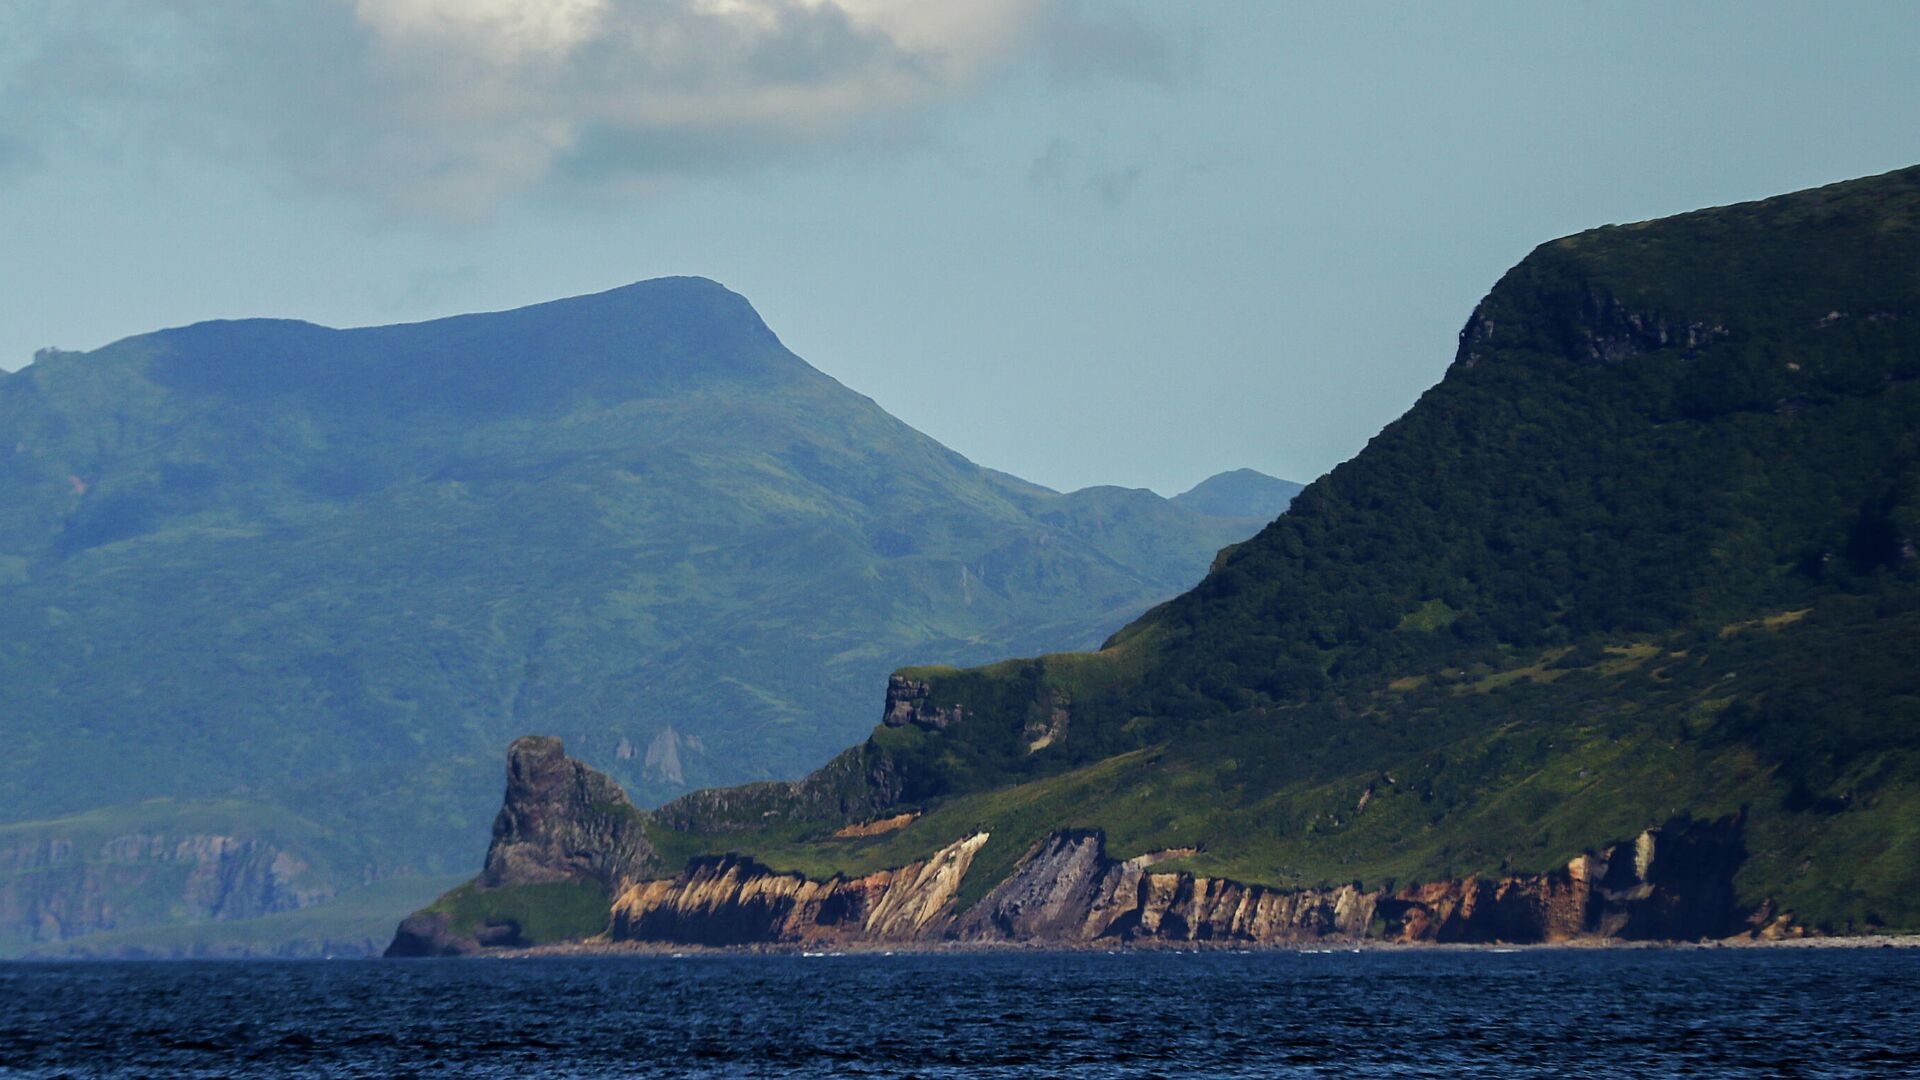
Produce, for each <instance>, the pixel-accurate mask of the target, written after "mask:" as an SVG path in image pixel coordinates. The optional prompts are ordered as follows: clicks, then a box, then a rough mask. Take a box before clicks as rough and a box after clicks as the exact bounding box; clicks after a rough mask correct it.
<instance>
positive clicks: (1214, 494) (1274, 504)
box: [1173, 469, 1305, 521]
mask: <svg viewBox="0 0 1920 1080" xmlns="http://www.w3.org/2000/svg"><path fill="white" fill-rule="evenodd" d="M1304 486H1305V485H1302V484H1296V483H1294V482H1293V481H1291V480H1281V479H1279V478H1278V477H1273V476H1268V475H1267V474H1266V473H1263V472H1256V471H1254V470H1252V469H1234V470H1232V471H1231V472H1223V473H1215V474H1214V475H1212V476H1209V477H1207V478H1206V479H1205V480H1202V481H1200V482H1199V483H1198V484H1195V485H1194V486H1193V487H1191V488H1189V489H1188V490H1186V491H1183V492H1181V493H1180V494H1178V495H1175V496H1174V497H1173V504H1174V505H1175V506H1182V507H1185V508H1187V509H1188V510H1191V511H1193V512H1194V513H1196V514H1208V515H1211V516H1213V517H1237V518H1260V519H1262V520H1266V521H1271V520H1273V519H1274V518H1277V517H1279V516H1280V515H1281V514H1282V513H1283V512H1285V511H1286V509H1287V506H1288V504H1290V503H1292V502H1293V497H1294V496H1295V495H1298V494H1300V492H1301V490H1302V488H1303V487H1304Z"/></svg>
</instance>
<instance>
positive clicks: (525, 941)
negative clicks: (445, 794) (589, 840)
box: [388, 881, 612, 946]
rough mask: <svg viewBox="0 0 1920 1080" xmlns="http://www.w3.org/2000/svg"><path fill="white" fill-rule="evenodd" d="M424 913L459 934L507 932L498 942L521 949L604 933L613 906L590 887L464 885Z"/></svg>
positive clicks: (578, 883)
mask: <svg viewBox="0 0 1920 1080" xmlns="http://www.w3.org/2000/svg"><path fill="white" fill-rule="evenodd" d="M426 910H427V911H432V912H439V913H441V914H444V915H447V916H449V922H450V925H451V927H452V929H453V930H454V931H455V932H456V933H460V934H474V933H476V932H478V931H480V930H482V929H484V928H486V927H489V926H494V927H507V928H510V932H509V934H508V935H507V936H506V938H505V939H504V940H502V941H499V942H496V943H497V944H510V945H521V946H524V945H544V944H548V943H550V942H555V941H572V940H577V939H579V938H586V937H592V936H594V935H595V934H598V933H599V932H600V931H602V930H605V929H606V928H607V917H608V915H609V913H610V912H611V910H612V904H611V903H610V902H609V901H608V899H607V894H606V892H605V891H604V890H602V889H601V888H600V887H599V886H597V885H594V884H592V883H590V882H582V881H552V882H546V883H544V884H540V885H504V886H501V887H499V888H494V889H479V888H475V887H473V886H472V885H463V886H461V887H459V888H457V889H454V890H453V891H452V892H449V893H447V894H446V895H445V896H442V897H440V898H439V899H438V900H435V901H434V902H433V903H432V904H430V905H428V906H427V908H426ZM391 930H392V927H388V931H389V933H390V932H391Z"/></svg>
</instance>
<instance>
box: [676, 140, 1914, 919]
mask: <svg viewBox="0 0 1920 1080" xmlns="http://www.w3.org/2000/svg"><path fill="white" fill-rule="evenodd" d="M1916 376H1920V168H1910V169H1905V170H1901V171H1898V172H1894V173H1889V174H1886V175H1883V176H1877V177H1872V178H1867V179H1863V180H1858V181H1852V182H1848V183H1842V184H1836V185H1833V186H1830V187H1825V188H1820V189H1816V190H1811V191H1806V192H1800V193H1796V194H1792V195H1786V196H1781V197H1778V198H1774V199H1768V200H1765V201H1762V202H1757V203H1750V204H1744V205H1739V206H1732V207H1724V208H1717V209H1711V210H1704V211H1700V212H1697V213H1692V214H1686V215H1682V216H1679V217H1675V218H1669V219H1665V220H1660V221H1654V222H1647V223H1642V224H1637V225H1627V226H1613V227H1607V228H1602V229H1596V230H1593V231H1591V232H1586V233H1582V234H1579V235H1576V236H1572V237H1568V238H1565V239H1562V240H1557V241H1554V242H1551V243H1548V244H1545V245H1542V246H1541V247H1540V248H1538V249H1537V250H1535V251H1534V252H1533V253H1532V254H1531V255H1529V256H1528V257H1527V258H1526V259H1525V260H1524V261H1523V262H1521V263H1520V264H1519V265H1518V266H1516V267H1514V269H1512V270H1511V271H1509V272H1508V273H1507V274H1506V275H1505V276H1504V277H1503V278H1502V279H1501V280H1500V281H1499V283H1498V284H1497V285H1495V287H1494V289H1493V291H1492V292H1491V293H1490V294H1489V295H1488V296H1487V298H1486V299H1485V300H1484V301H1483V302H1482V303H1481V305H1480V306H1479V308H1478V309H1477V310H1476V311H1475V312H1474V313H1473V315H1472V318H1471V319H1470V320H1469V321H1468V323H1467V325H1466V327H1465V329H1464V330H1463V331H1462V333H1461V339H1460V344H1459V349H1458V352H1457V354H1456V356H1455V359H1454V361H1453V363H1452V365H1451V366H1450V367H1449V368H1448V369H1447V371H1446V374H1445V377H1444V378H1443V379H1441V381H1440V382H1439V383H1438V384H1437V385H1436V386H1434V387H1433V388H1432V389H1431V390H1429V391H1428V392H1427V393H1426V394H1425V395H1424V396H1423V397H1422V398H1421V399H1420V401H1419V402H1418V403H1417V404H1416V405H1415V406H1414V407H1413V409H1411V410H1410V411H1409V412H1408V413H1407V414H1406V415H1405V416H1403V417H1402V418H1400V419H1399V420H1397V421H1395V422H1394V423H1393V424H1391V425H1389V426H1388V427H1387V428H1386V429H1385V430H1384V431H1382V432H1381V433H1380V434H1379V435H1378V436H1377V437H1375V438H1374V439H1373V440H1372V442H1370V443H1369V444H1368V446H1367V448H1366V449H1365V451H1364V452H1362V453H1361V454H1360V455H1358V456H1357V457H1356V458H1354V459H1353V460H1352V461H1350V462H1348V463H1346V464H1344V465H1342V466H1341V467H1339V468H1338V469H1336V470H1334V471H1333V472H1332V473H1331V474H1329V475H1328V476H1327V477H1325V478H1323V479H1322V480H1320V481H1319V482H1317V483H1315V484H1313V485H1311V486H1309V487H1308V488H1307V489H1306V490H1305V491H1304V492H1303V493H1302V494H1301V495H1300V496H1299V497H1298V498H1297V499H1295V500H1294V502H1293V504H1292V507H1291V509H1289V510H1288V512H1287V513H1286V514H1284V515H1283V516H1281V517H1280V518H1279V519H1278V520H1276V521H1274V522H1273V523H1272V524H1271V525H1270V526H1268V527H1267V528H1266V529H1265V530H1264V531H1262V532H1261V533H1260V534H1259V535H1258V536H1256V537H1254V538H1253V539H1251V540H1249V541H1247V542H1245V543H1242V544H1239V545H1237V546H1234V547H1231V548H1229V549H1227V550H1226V551H1224V552H1223V553H1222V554H1221V555H1220V557H1219V558H1218V559H1217V560H1216V562H1215V565H1214V568H1213V570H1212V572H1211V573H1210V574H1209V575H1208V576H1207V578H1206V579H1205V580H1204V581H1203V582H1202V583H1201V584H1200V585H1199V586H1198V587H1197V588H1195V589H1193V590H1192V591H1190V592H1188V593H1187V594H1185V595H1183V596H1181V597H1179V598H1177V599H1175V600H1173V601H1170V602H1168V603H1166V604H1163V605H1161V606H1160V607H1157V608H1155V609H1153V610H1152V611H1150V612H1148V613H1147V614H1146V615H1145V616H1143V617H1142V618H1140V619H1139V620H1138V621H1136V622H1134V623H1133V624H1132V625H1130V626H1128V627H1127V628H1126V629H1124V630H1123V631H1121V632H1120V633H1119V634H1117V635H1116V636H1115V637H1114V638H1113V639H1112V640H1111V641H1109V642H1108V643H1107V644H1106V646H1105V647H1104V648H1103V649H1102V650H1100V651H1099V652H1097V653H1089V654H1062V655H1052V656H1043V657H1040V658H1038V659H1033V660H1019V661H1008V662H1004V663H1001V664H996V665H993V666H990V667H984V668H975V669H965V670H962V669H954V668H917V669H906V670H904V671H902V672H901V673H900V674H901V678H900V679H897V680H896V685H897V686H905V687H907V689H906V690H903V691H901V693H900V694H899V695H896V696H910V697H912V698H913V702H914V703H913V704H912V706H911V708H907V709H902V710H899V715H898V716H896V719H904V720H905V722H904V723H896V724H893V725H889V726H883V727H881V728H880V729H878V730H876V732H875V733H874V735H873V736H872V737H871V738H870V739H869V740H868V742H867V743H866V744H864V745H863V746H862V747H860V748H858V749H857V750H855V751H852V752H850V757H849V759H848V760H849V761H854V762H857V763H858V764H859V765H860V766H861V769H860V770H859V771H861V772H863V774H864V776H865V777H866V778H867V779H866V781H865V783H866V788H865V790H864V795H856V796H854V797H842V798H841V799H840V800H839V805H841V806H843V807H846V808H847V809H846V810H845V811H844V813H843V814H841V815H840V816H842V817H844V816H853V815H858V814H860V813H872V812H875V811H877V810H878V809H886V810H887V811H888V812H893V811H894V810H895V809H897V808H903V807H904V808H911V809H918V810H921V811H924V812H923V813H922V815H921V816H920V817H919V818H917V819H916V820H915V821H914V822H913V824H912V825H910V826H908V827H906V828H904V829H899V830H897V831H893V832H889V833H886V834H884V835H881V836H875V837H847V838H835V837H832V836H831V835H829V834H830V832H831V831H832V826H833V825H834V823H835V820H836V816H835V814H833V813H827V812H821V811H818V810H817V809H808V810H799V809H796V810H794V811H793V812H791V813H788V814H785V815H782V814H779V813H775V814H774V815H772V817H770V818H769V817H767V810H766V807H765V806H764V805H762V803H763V802H764V799H756V798H746V797H743V796H744V793H743V796H742V797H731V798H721V797H708V798H706V799H705V800H704V801H702V800H700V799H698V798H696V799H694V800H689V802H688V804H687V805H688V806H690V807H697V808H699V810H700V812H698V813H688V814H685V815H682V816H680V817H678V818H675V817H671V816H669V817H667V818H665V819H664V820H663V822H662V823H656V825H655V830H654V831H655V833H656V846H658V847H659V848H660V849H661V850H662V851H663V852H671V853H676V854H678V853H686V852H693V851H699V850H721V849H731V850H738V851H745V852H750V853H753V854H755V855H756V856H757V857H759V858H761V859H762V860H763V861H766V862H768V863H770V864H772V865H774V866H776V867H786V868H796V869H803V870H806V871H808V872H811V873H819V874H824V873H830V872H834V871H849V872H852V871H861V870H866V869H870V868H874V867H878V866H883V865H897V864H898V863H899V862H901V861H904V860H905V859H906V858H910V857H918V856H921V855H924V854H926V853H927V852H929V851H932V850H934V849H936V848H937V847H938V846H939V845H941V844H944V843H946V842H949V841H951V840H952V839H953V838H954V837H956V836H959V835H962V834H964V833H965V832H967V831H968V830H973V829H987V830H989V831H991V832H992V834H993V838H992V840H991V842H990V843H989V846H988V847H987V848H986V849H984V850H983V851H982V852H981V854H980V856H979V857H978V860H977V861H976V863H975V866H974V869H973V870H972V871H971V872H970V874H969V879H968V882H967V888H966V890H965V895H966V896H969V897H977V896H979V895H981V894H982V893H984V892H985V891H986V889H988V888H990V887H991V886H992V884H993V883H994V881H995V880H997V878H998V877H999V876H1000V875H1001V873H1002V872H1004V871H1005V870H1006V869H1009V868H1011V867H1012V866H1013V865H1014V862H1015V861H1016V860H1017V859H1018V858H1019V857H1020V855H1021V854H1022V852H1024V851H1025V850H1026V847H1027V845H1029V844H1030V843H1032V841H1033V840H1034V839H1036V838H1037V837H1039V836H1040V835H1043V834H1044V833H1045V832H1046V831H1048V830H1051V829H1058V828H1064V827H1090V828H1100V829H1104V830H1105V831H1106V832H1107V834H1108V838H1109V841H1110V846H1111V847H1112V849H1113V850H1115V851H1116V852H1117V853H1118V854H1121V855H1129V854H1134V853H1139V852H1145V851H1150V850H1159V849H1176V848H1193V849H1195V853H1194V854H1193V855H1191V856H1190V857H1188V858H1187V859H1186V860H1184V862H1185V865H1188V866H1191V867H1193V868H1195V869H1197V870H1201V871H1204V872H1206V873H1210V874H1217V875H1224V876H1229V877H1234V878H1238V879H1240V880H1243V881H1247V882H1256V883H1265V884H1273V885H1282V886H1316V885H1323V884H1330V883H1337V882H1344V881H1354V880H1358V881H1361V882H1363V883H1365V884H1367V885H1368V886H1370V887H1372V886H1378V885H1381V884H1384V883H1389V882H1400V883H1406V882H1410V881H1420V880H1433V879H1437V878H1443V877H1448V878H1450V877H1457V876H1461V875H1465V874H1469V873H1493V872H1499V871H1501V870H1503V869H1504V870H1510V871H1539V870H1545V869H1548V868H1551V867H1554V866H1558V865H1561V864H1563V863H1564V862H1565V861H1566V860H1567V859H1568V858H1570V857H1572V856H1573V855H1575V854H1577V853H1579V852H1580V851H1582V850H1585V849H1589V848H1593V847H1595V846H1597V845H1600V844H1604V843H1606V842H1609V841H1612V840H1618V839H1622V838H1625V837H1630V836H1632V835H1634V834H1635V833H1637V832H1638V831H1639V830H1641V829H1643V828H1646V827H1648V826H1651V825H1657V824H1660V823H1661V822H1663V821H1666V820H1669V819H1672V818H1676V817H1686V816H1689V815H1691V816H1694V817H1698V818H1719V817H1724V816H1726V815H1730V814H1735V813H1743V814H1744V821H1745V823H1746V824H1745V844H1746V848H1747V855H1746V858H1745V861H1744V863H1743V864H1742V867H1741V870H1740V873H1739V877H1738V879H1737V885H1738V887H1739V890H1740V901H1741V903H1742V904H1743V905H1745V906H1746V907H1748V908H1750V909H1756V910H1758V909H1761V908H1762V907H1763V905H1767V904H1771V905H1773V906H1774V907H1775V908H1776V909H1785V910H1791V911H1792V912H1793V913H1794V915H1795V917H1796V918H1797V919H1798V920H1799V921H1800V922H1801V923H1803V924H1806V925H1812V926H1816V927H1822V928H1826V929H1830V930H1835V931H1846V930H1853V931H1859V930H1864V929H1868V928H1873V927H1881V926H1885V927H1895V928H1899V929H1904V930H1920V559H1916V554H1915V548H1916V545H1920V379H1916ZM847 775H849V772H848V770H846V769H845V768H843V769H841V770H840V771H839V772H837V773H835V774H834V777H838V778H840V779H839V780H838V781H836V782H837V783H839V784H840V787H841V789H842V790H843V791H844V789H845V788H846V785H845V783H844V778H845V776H847ZM828 779H831V778H828V777H824V776H823V778H822V779H821V780H818V781H816V782H815V783H814V787H815V788H818V787H819V786H820V785H821V784H822V783H826V782H827V780H828ZM803 790H805V786H804V785H803ZM863 799H864V801H863ZM829 802H831V800H829ZM796 805H798V804H796ZM805 805H806V806H807V807H810V808H817V807H818V806H820V805H823V804H822V802H821V801H820V800H819V799H817V798H815V799H813V800H812V801H810V802H807V803H805ZM760 820H772V821H776V822H778V824H775V825H771V826H762V825H758V824H756V822H757V821H760ZM667 824H673V825H675V826H676V828H677V829H678V830H679V831H678V832H673V831H670V830H668V829H667V828H666V825H667Z"/></svg>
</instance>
